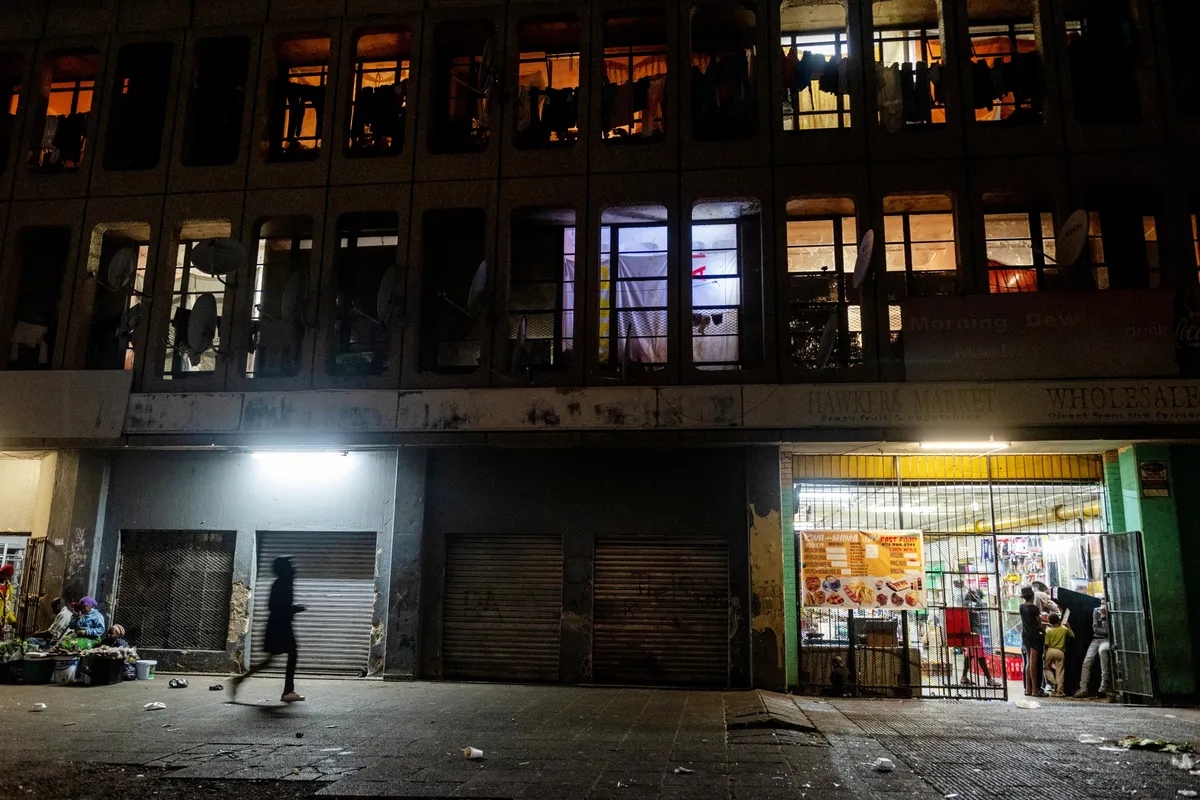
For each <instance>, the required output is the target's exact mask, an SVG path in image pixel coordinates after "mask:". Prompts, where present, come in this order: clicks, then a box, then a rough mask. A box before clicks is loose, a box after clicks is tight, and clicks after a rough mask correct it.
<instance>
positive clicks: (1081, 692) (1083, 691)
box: [1073, 689, 1092, 700]
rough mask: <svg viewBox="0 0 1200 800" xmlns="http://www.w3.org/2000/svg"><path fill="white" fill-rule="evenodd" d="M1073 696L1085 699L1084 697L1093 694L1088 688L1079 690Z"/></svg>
mask: <svg viewBox="0 0 1200 800" xmlns="http://www.w3.org/2000/svg"><path fill="white" fill-rule="evenodd" d="M1073 696H1074V697H1076V698H1078V699H1080V700H1083V699H1085V698H1088V697H1091V696H1092V693H1091V692H1089V691H1088V690H1087V689H1080V690H1079V691H1078V692H1076V693H1075V694H1074V695H1073Z"/></svg>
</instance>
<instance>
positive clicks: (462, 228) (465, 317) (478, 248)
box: [420, 208, 487, 373]
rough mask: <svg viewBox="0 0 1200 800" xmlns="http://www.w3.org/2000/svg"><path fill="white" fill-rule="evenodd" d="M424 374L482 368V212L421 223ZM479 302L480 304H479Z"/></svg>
mask: <svg viewBox="0 0 1200 800" xmlns="http://www.w3.org/2000/svg"><path fill="white" fill-rule="evenodd" d="M421 226H422V228H421V230H422V233H421V243H422V250H423V252H422V259H421V263H422V265H423V268H422V275H421V283H422V288H423V298H422V307H423V313H422V317H421V364H420V369H421V370H422V371H432V372H445V373H465V372H473V371H474V370H475V369H477V368H478V367H479V362H480V355H481V351H482V346H483V332H484V326H485V324H486V319H485V315H484V314H483V313H482V310H483V309H482V308H480V307H477V306H476V303H473V302H472V285H473V284H475V285H477V284H476V280H477V278H478V277H479V276H480V275H481V273H482V276H483V280H484V283H485V284H486V280H487V267H486V265H485V262H484V256H485V254H486V252H487V251H486V247H485V242H484V239H485V236H486V231H487V216H486V215H485V214H484V212H483V209H479V208H470V209H452V210H439V211H429V212H426V214H425V217H424V219H422V221H421ZM477 302H479V301H477Z"/></svg>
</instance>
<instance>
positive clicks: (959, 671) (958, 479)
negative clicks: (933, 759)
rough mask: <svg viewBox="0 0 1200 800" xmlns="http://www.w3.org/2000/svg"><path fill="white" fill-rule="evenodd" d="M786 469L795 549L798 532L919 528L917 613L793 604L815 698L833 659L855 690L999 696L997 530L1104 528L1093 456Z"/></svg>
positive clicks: (848, 459) (833, 459)
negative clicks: (921, 580)
mask: <svg viewBox="0 0 1200 800" xmlns="http://www.w3.org/2000/svg"><path fill="white" fill-rule="evenodd" d="M793 476H794V479H795V481H794V486H793V491H794V495H793V499H794V506H793V507H794V509H795V519H794V524H795V531H796V533H795V536H796V552H797V553H798V554H801V553H802V541H801V534H802V532H803V531H804V530H920V531H923V533H924V545H925V547H924V549H925V588H926V610H925V611H916V612H913V611H896V612H893V611H885V610H876V609H869V610H868V609H857V610H842V609H827V608H801V609H800V610H799V612H798V616H799V620H800V647H799V657H800V663H799V674H800V682H801V686H802V688H803V690H805V691H808V692H812V693H818V694H819V693H827V692H828V691H829V690H830V688H831V685H832V682H831V674H832V673H831V669H832V667H833V660H834V658H835V657H840V658H841V659H842V660H844V661H845V663H846V669H847V673H848V682H847V691H848V692H850V693H853V694H856V695H863V696H903V697H908V696H917V695H919V696H923V697H947V698H964V699H966V698H974V699H1001V698H1004V697H1006V696H1007V688H1006V681H1005V676H1006V670H1005V652H1004V651H1005V644H1006V642H1005V637H1006V622H1007V621H1008V617H1010V616H1011V614H1010V613H1009V611H1008V610H1007V606H1008V605H1010V604H1011V600H1010V599H1009V595H1011V594H1012V587H1010V586H1006V585H1005V584H1003V583H1002V580H1001V574H1002V573H1003V572H1005V568H1006V565H1005V559H1006V554H1005V552H1003V548H1002V547H1000V545H999V544H998V541H997V534H998V533H1003V534H1005V535H1020V534H1022V533H1023V532H1025V531H1029V530H1034V529H1036V530H1063V529H1066V530H1069V529H1071V526H1072V525H1074V524H1076V523H1077V522H1079V521H1081V520H1088V521H1089V522H1090V523H1092V524H1100V525H1102V524H1103V507H1102V505H1103V504H1102V502H1101V500H1102V497H1101V491H1102V487H1103V478H1102V463H1101V459H1100V456H1092V455H1083V456H1058V455H1051V456H796V457H795V459H794V460H793ZM801 558H802V556H801V555H798V557H797V564H796V579H797V585H802V583H801V575H800V569H801V567H802V562H801ZM1052 582H1053V581H1052ZM1008 627H1011V625H1008ZM1009 644H1010V646H1011V643H1009ZM1017 647H1018V648H1019V643H1018V645H1017ZM1009 657H1010V658H1011V657H1012V656H1009Z"/></svg>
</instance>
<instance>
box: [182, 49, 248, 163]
mask: <svg viewBox="0 0 1200 800" xmlns="http://www.w3.org/2000/svg"><path fill="white" fill-rule="evenodd" d="M193 58H194V65H193V67H192V75H191V85H190V87H189V91H188V101H187V102H188V107H187V122H186V124H185V126H184V136H183V156H182V157H183V163H184V165H185V166H188V167H216V166H221V165H225V164H232V163H234V162H235V161H237V159H238V153H239V152H240V150H241V146H242V116H243V114H244V113H245V108H246V79H247V74H248V72H249V69H250V40H249V39H247V38H245V37H242V36H230V37H225V38H219V39H201V40H199V41H198V42H196V48H195V54H194V57H193Z"/></svg>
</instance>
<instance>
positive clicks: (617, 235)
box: [597, 206, 670, 371]
mask: <svg viewBox="0 0 1200 800" xmlns="http://www.w3.org/2000/svg"><path fill="white" fill-rule="evenodd" d="M666 222H667V210H666V209H665V208H663V207H662V206H648V207H627V208H610V209H607V210H605V212H604V213H603V215H602V216H601V223H602V227H601V229H600V318H599V330H598V334H599V341H598V351H597V355H598V357H599V362H600V365H601V366H602V367H604V366H607V367H613V368H617V369H625V370H641V371H650V370H659V369H662V368H663V367H665V366H666V364H667V356H668V342H669V339H670V330H669V327H670V321H669V320H670V314H669V313H668V312H669V304H668V297H669V290H668V284H669V280H668V262H669V258H668V249H669V247H670V243H669V239H670V236H669V234H668V231H667V224H666Z"/></svg>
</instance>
